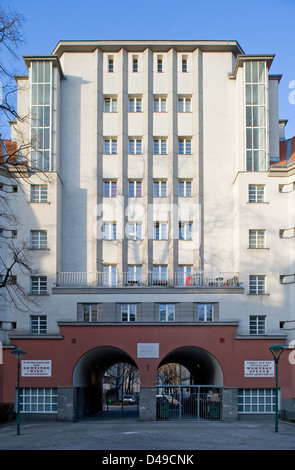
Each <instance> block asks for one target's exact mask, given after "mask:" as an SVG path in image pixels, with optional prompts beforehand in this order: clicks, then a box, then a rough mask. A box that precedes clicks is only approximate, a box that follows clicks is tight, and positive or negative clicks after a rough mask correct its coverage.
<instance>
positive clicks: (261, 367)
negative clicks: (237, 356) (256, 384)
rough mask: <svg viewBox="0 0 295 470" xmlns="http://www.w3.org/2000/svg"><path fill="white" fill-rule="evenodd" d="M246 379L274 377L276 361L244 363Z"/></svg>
mask: <svg viewBox="0 0 295 470" xmlns="http://www.w3.org/2000/svg"><path fill="white" fill-rule="evenodd" d="M244 376H245V377H274V361H244Z"/></svg>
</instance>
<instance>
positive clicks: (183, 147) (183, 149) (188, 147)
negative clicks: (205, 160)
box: [178, 139, 192, 155]
mask: <svg viewBox="0 0 295 470" xmlns="http://www.w3.org/2000/svg"><path fill="white" fill-rule="evenodd" d="M178 153H179V155H191V153H192V141H191V139H179V140H178Z"/></svg>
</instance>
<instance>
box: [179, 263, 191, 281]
mask: <svg viewBox="0 0 295 470" xmlns="http://www.w3.org/2000/svg"><path fill="white" fill-rule="evenodd" d="M192 273H193V268H192V266H178V279H177V281H178V285H179V286H186V285H191V284H192Z"/></svg>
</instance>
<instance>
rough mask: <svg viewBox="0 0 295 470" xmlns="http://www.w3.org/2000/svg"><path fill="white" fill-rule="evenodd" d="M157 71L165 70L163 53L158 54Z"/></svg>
mask: <svg viewBox="0 0 295 470" xmlns="http://www.w3.org/2000/svg"><path fill="white" fill-rule="evenodd" d="M157 72H160V73H161V72H163V57H162V56H161V55H158V56H157Z"/></svg>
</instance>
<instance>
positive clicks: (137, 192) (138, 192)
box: [128, 181, 142, 197]
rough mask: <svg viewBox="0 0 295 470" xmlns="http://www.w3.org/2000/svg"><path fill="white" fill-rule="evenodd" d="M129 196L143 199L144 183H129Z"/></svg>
mask: <svg viewBox="0 0 295 470" xmlns="http://www.w3.org/2000/svg"><path fill="white" fill-rule="evenodd" d="M128 196H129V197H141V196H142V182H141V181H128Z"/></svg>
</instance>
